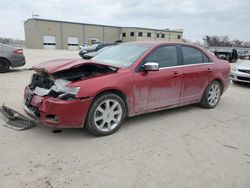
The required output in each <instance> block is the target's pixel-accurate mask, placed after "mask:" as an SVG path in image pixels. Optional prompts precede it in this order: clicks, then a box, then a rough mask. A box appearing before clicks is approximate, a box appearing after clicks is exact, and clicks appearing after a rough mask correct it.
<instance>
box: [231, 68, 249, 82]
mask: <svg viewBox="0 0 250 188" xmlns="http://www.w3.org/2000/svg"><path fill="white" fill-rule="evenodd" d="M230 79H231V80H232V81H237V82H245V83H250V74H247V73H241V72H238V71H232V72H231V74H230Z"/></svg>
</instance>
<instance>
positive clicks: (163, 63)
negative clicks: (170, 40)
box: [145, 46, 178, 68]
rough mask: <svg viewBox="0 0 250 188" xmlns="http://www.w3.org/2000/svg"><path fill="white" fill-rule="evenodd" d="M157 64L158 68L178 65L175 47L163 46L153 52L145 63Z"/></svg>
mask: <svg viewBox="0 0 250 188" xmlns="http://www.w3.org/2000/svg"><path fill="white" fill-rule="evenodd" d="M147 62H155V63H159V68H163V67H171V66H177V65H178V57H177V47H176V46H163V47H160V48H157V49H156V50H154V51H153V52H152V53H151V54H150V55H149V56H148V57H147V58H146V61H145V63H147Z"/></svg>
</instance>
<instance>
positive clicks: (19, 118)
mask: <svg viewBox="0 0 250 188" xmlns="http://www.w3.org/2000/svg"><path fill="white" fill-rule="evenodd" d="M0 119H1V120H2V121H3V122H2V124H3V126H5V127H8V128H11V129H14V130H18V131H21V130H25V129H29V128H31V127H33V126H34V125H35V123H34V121H33V120H30V119H28V118H27V117H25V116H24V115H22V114H20V113H19V112H17V111H15V110H13V109H11V108H9V107H7V106H4V105H3V106H1V107H0Z"/></svg>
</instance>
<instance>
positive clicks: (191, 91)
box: [24, 42, 230, 128]
mask: <svg viewBox="0 0 250 188" xmlns="http://www.w3.org/2000/svg"><path fill="white" fill-rule="evenodd" d="M137 43H138V42H137ZM152 44H153V47H152V48H150V49H149V50H147V51H146V52H145V53H144V54H143V55H142V56H141V57H140V58H139V59H138V60H137V61H136V62H135V63H133V64H132V65H131V66H130V67H128V68H122V67H120V68H119V69H118V71H117V72H114V73H112V74H107V75H102V76H97V77H93V78H89V79H85V80H80V81H75V82H72V83H70V84H68V85H67V86H69V87H80V90H79V92H78V93H77V95H76V98H77V99H75V100H70V101H65V100H59V99H55V98H52V97H40V96H33V98H32V100H31V104H32V105H33V106H35V107H38V109H39V112H40V114H41V115H40V117H39V119H40V121H41V122H42V123H44V124H46V125H48V126H52V127H72V128H73V127H74V128H77V127H83V126H84V122H85V119H86V116H87V114H88V110H89V108H90V106H91V104H92V102H93V100H94V98H95V96H97V95H98V94H100V93H102V92H105V91H119V92H120V93H122V94H123V95H124V96H125V97H126V101H125V102H126V104H127V107H128V114H127V116H134V115H138V114H143V113H147V112H153V111H157V110H161V109H168V108H173V107H178V106H183V105H187V104H191V103H197V102H200V101H201V98H202V95H203V93H204V91H205V89H206V87H207V86H208V84H209V83H210V82H212V81H213V80H218V81H219V82H220V83H221V85H222V87H223V92H224V91H225V90H226V89H227V87H228V86H229V74H230V65H229V64H228V62H226V61H223V60H219V59H217V58H216V57H215V56H214V55H213V54H211V53H210V52H208V51H207V50H205V49H203V48H201V47H199V46H195V45H191V44H183V43H170V42H154V43H152ZM168 44H171V45H188V46H190V47H194V48H197V49H199V50H200V51H202V52H203V53H204V54H206V56H207V57H209V58H210V59H211V60H212V62H213V63H204V64H194V65H190V66H175V67H167V68H164V69H160V70H159V71H149V72H145V71H142V72H137V71H136V70H137V68H138V66H139V65H140V63H141V62H142V60H143V59H144V58H145V57H146V56H147V55H148V54H149V53H151V52H152V51H153V50H154V49H155V48H157V47H159V46H161V45H168ZM89 63H90V64H98V62H93V61H89V60H88V61H85V60H81V59H78V60H76V59H73V60H57V61H50V62H46V63H44V64H40V65H37V66H35V67H34V70H35V71H38V72H39V71H45V72H47V73H48V74H52V73H54V72H57V71H60V70H66V69H70V68H72V67H77V66H82V65H84V64H89ZM99 63H100V62H99ZM29 92H31V91H30V89H29V87H28V86H27V87H26V88H25V92H24V97H25V99H26V98H27V93H29ZM26 110H27V109H26ZM28 113H29V114H30V112H29V111H28ZM50 114H53V115H56V116H57V117H58V120H57V121H54V120H51V119H50V118H48V117H49V115H50Z"/></svg>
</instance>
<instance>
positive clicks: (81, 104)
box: [24, 87, 93, 128]
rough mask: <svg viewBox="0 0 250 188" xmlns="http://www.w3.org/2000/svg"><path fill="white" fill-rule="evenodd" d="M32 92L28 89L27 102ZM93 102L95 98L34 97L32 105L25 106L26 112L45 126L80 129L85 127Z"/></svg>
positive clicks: (26, 91)
mask: <svg viewBox="0 0 250 188" xmlns="http://www.w3.org/2000/svg"><path fill="white" fill-rule="evenodd" d="M30 92H31V90H30V89H29V88H28V87H26V88H25V92H24V98H25V100H27V98H28V93H30ZM92 100H93V98H87V99H75V100H59V99H55V98H51V97H41V96H38V95H33V97H32V99H31V100H30V103H29V104H28V105H27V104H25V105H24V110H25V111H26V113H27V114H28V115H30V116H31V117H33V118H35V119H39V120H40V121H41V122H42V123H43V124H44V125H47V126H50V127H56V128H80V127H83V126H84V122H85V118H86V116H87V113H88V109H89V107H90V105H91V103H92Z"/></svg>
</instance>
